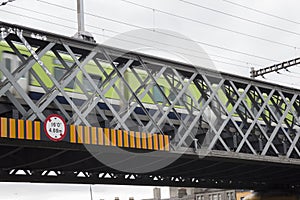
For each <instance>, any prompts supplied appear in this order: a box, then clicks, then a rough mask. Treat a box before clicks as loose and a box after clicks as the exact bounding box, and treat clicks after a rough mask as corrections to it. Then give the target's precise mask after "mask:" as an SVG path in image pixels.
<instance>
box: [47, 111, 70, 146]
mask: <svg viewBox="0 0 300 200" xmlns="http://www.w3.org/2000/svg"><path fill="white" fill-rule="evenodd" d="M66 130H67V126H66V122H65V120H64V118H62V117H61V116H60V115H57V114H51V115H49V116H48V117H47V119H46V120H45V122H44V131H45V133H46V135H47V137H48V138H49V139H50V140H52V141H55V142H58V141H61V140H63V139H64V138H65V137H66V134H67V131H66Z"/></svg>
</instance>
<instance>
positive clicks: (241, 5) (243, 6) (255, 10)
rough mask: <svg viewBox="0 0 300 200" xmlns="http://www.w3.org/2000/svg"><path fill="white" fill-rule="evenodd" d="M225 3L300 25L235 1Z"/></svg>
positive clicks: (225, 0) (226, 0)
mask: <svg viewBox="0 0 300 200" xmlns="http://www.w3.org/2000/svg"><path fill="white" fill-rule="evenodd" d="M223 1H224V2H226V3H230V4H232V5H235V6H239V7H241V8H245V9H248V10H251V11H254V12H257V13H260V14H264V15H267V16H270V17H274V18H277V19H281V20H283V21H287V22H291V23H294V24H297V25H300V22H297V21H294V20H291V19H287V18H284V17H280V16H277V15H274V14H270V13H267V12H263V11H261V10H258V9H254V8H251V7H248V6H245V5H243V4H239V3H235V2H233V1H228V0H223Z"/></svg>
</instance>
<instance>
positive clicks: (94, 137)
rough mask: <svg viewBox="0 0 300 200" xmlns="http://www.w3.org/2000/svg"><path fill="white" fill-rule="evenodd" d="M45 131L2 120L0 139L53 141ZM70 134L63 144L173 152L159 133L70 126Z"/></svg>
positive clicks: (34, 123)
mask: <svg viewBox="0 0 300 200" xmlns="http://www.w3.org/2000/svg"><path fill="white" fill-rule="evenodd" d="M43 127H44V124H43V123H42V122H39V121H30V120H21V119H10V118H4V117H0V138H11V139H19V140H48V141H50V139H49V138H48V137H47V136H46V134H45V133H44V128H43ZM67 134H68V136H67V137H65V139H63V141H65V142H70V143H77V144H92V145H101V146H103V145H105V146H117V147H124V148H134V149H145V150H157V151H170V147H169V143H170V141H169V136H168V135H162V134H156V133H144V132H135V131H126V130H116V129H109V128H100V127H88V126H75V125H69V126H67Z"/></svg>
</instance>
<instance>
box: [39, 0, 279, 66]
mask: <svg viewBox="0 0 300 200" xmlns="http://www.w3.org/2000/svg"><path fill="white" fill-rule="evenodd" d="M37 1H39V2H42V3H45V4H49V5H52V6H56V7H60V8H64V9H67V10H72V11H75V12H76V9H72V8H69V7H65V6H61V5H58V4H54V3H50V2H47V1H44V0H37ZM85 14H86V15H89V16H93V17H96V18H100V19H104V20H107V21H111V22H115V23H118V24H122V25H127V26H130V27H134V28H140V29H146V30H147V28H146V27H142V26H138V25H135V24H131V23H127V22H124V21H119V20H115V19H111V18H107V17H103V16H100V15H96V14H92V13H87V12H85ZM149 31H152V30H149ZM155 32H157V33H159V34H162V35H167V36H170V37H174V38H178V39H181V40H187V38H184V37H180V36H177V35H173V34H170V33H165V32H161V31H159V30H155ZM194 41H195V42H196V43H198V44H202V45H205V46H209V47H212V48H217V49H222V50H225V51H230V52H233V53H237V54H241V55H246V56H250V57H254V58H259V59H262V60H267V61H272V62H279V61H278V60H274V59H271V58H267V57H263V56H258V55H254V54H250V53H246V52H242V51H238V50H233V49H229V48H226V47H221V46H218V45H214V44H209V43H206V42H202V41H197V40H194Z"/></svg>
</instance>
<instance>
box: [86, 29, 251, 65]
mask: <svg viewBox="0 0 300 200" xmlns="http://www.w3.org/2000/svg"><path fill="white" fill-rule="evenodd" d="M91 33H92V34H95V35H99V36H104V37H107V38H111V36H108V35H105V34H99V33H93V32H91ZM113 39H116V40H120V41H123V42H129V43H135V44H138V45H145V44H143V43H139V42H134V41H131V40H125V39H121V38H113ZM149 47H152V48H153V46H149ZM155 48H156V49H158V50H164V51H166V50H168V49H162V48H157V47H155ZM174 52H175V53H179V54H182V55H187V56H192V57H195V58H200V59H204V60H211V61H214V62H218V63H222V64H228V65H233V66H236V67H241V68H247V69H249V67H246V66H243V65H237V64H235V63H229V62H224V61H220V60H216V59H210V58H208V57H200V56H196V55H192V54H187V53H183V52H179V51H174Z"/></svg>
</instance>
